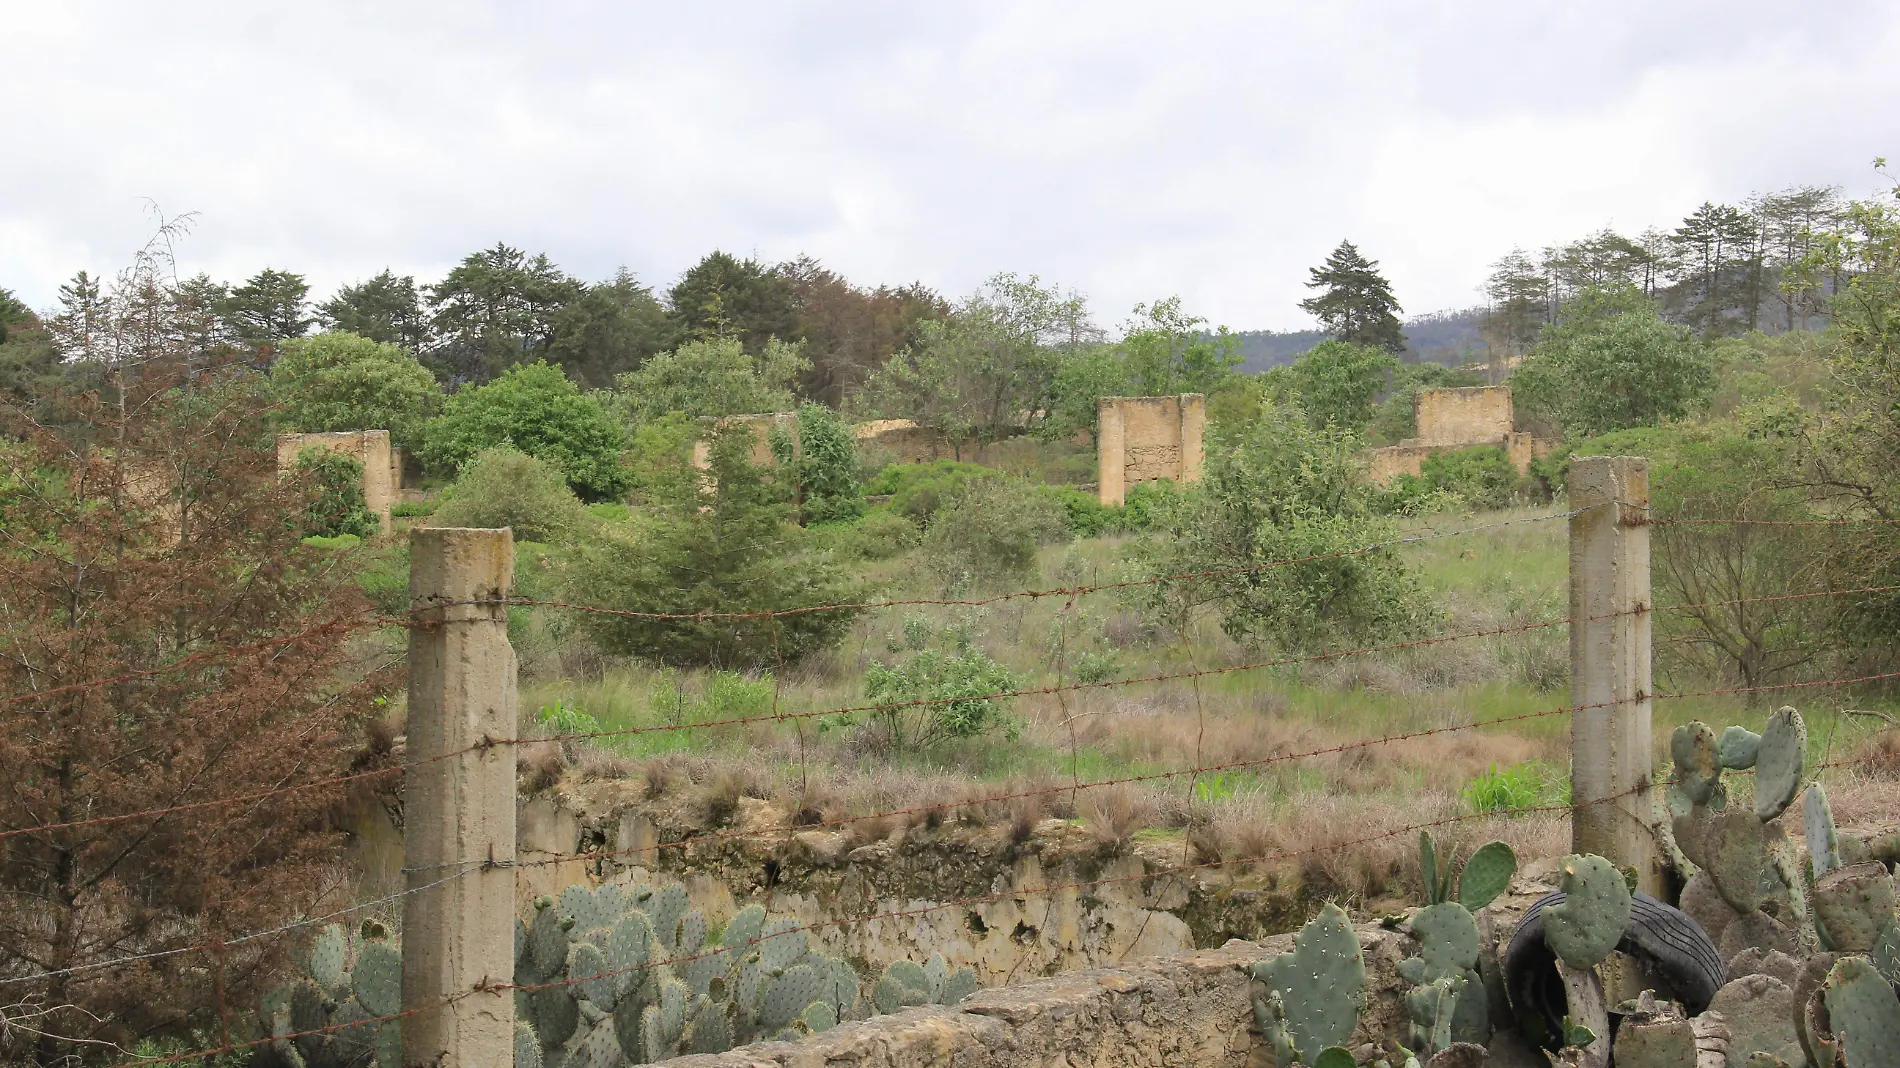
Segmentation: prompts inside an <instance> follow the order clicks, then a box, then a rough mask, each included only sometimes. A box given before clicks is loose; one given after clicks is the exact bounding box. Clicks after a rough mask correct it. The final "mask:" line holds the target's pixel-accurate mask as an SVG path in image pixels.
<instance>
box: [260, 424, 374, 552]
mask: <svg viewBox="0 0 1900 1068" xmlns="http://www.w3.org/2000/svg"><path fill="white" fill-rule="evenodd" d="M309 448H318V449H329V450H331V451H333V452H341V453H347V454H348V455H350V456H353V457H355V458H356V459H357V460H358V461H359V462H360V463H362V465H363V503H364V504H365V505H367V506H368V507H369V510H370V511H372V512H374V513H376V516H377V518H379V519H381V520H382V523H383V530H384V531H385V532H387V531H388V530H390V529H391V528H390V518H389V506H390V504H392V503H393V502H394V501H395V499H396V488H397V487H398V486H401V485H402V468H401V466H399V465H400V464H401V463H402V461H401V460H400V459H399V458H398V450H394V449H391V448H390V445H389V431H387V430H339V431H335V432H332V433H326V434H279V435H277V469H278V470H279V471H288V470H289V469H291V468H292V467H295V466H296V465H297V455H298V454H299V453H301V452H303V450H305V449H309Z"/></svg>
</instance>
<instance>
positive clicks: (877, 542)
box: [829, 508, 924, 560]
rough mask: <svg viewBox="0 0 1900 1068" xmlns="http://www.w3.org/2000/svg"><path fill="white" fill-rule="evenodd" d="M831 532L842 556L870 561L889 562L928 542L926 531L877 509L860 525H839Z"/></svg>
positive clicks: (884, 510)
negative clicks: (925, 540) (843, 554)
mask: <svg viewBox="0 0 1900 1068" xmlns="http://www.w3.org/2000/svg"><path fill="white" fill-rule="evenodd" d="M829 531H830V534H831V536H832V537H833V538H834V539H835V540H834V541H833V544H834V545H836V546H837V547H838V550H839V551H840V552H842V553H845V554H847V555H850V556H857V557H861V558H863V559H866V560H888V559H890V558H891V557H893V556H897V555H898V554H900V553H902V552H904V551H906V550H909V549H915V548H916V547H917V546H918V545H919V544H921V543H922V542H923V539H924V531H923V528H922V527H919V526H918V525H917V524H916V523H913V522H911V521H910V520H909V519H907V518H905V517H904V516H901V515H897V514H895V513H893V512H890V511H888V510H886V509H883V508H873V509H871V510H870V511H868V512H866V513H865V514H864V518H863V519H861V520H859V521H858V522H856V523H847V524H838V525H835V526H833V527H831V528H829Z"/></svg>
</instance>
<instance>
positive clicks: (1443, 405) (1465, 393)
mask: <svg viewBox="0 0 1900 1068" xmlns="http://www.w3.org/2000/svg"><path fill="white" fill-rule="evenodd" d="M1413 410H1414V412H1415V413H1416V415H1417V423H1418V436H1417V437H1411V438H1406V439H1405V440H1404V441H1401V442H1399V443H1398V444H1397V445H1391V446H1388V447H1386V448H1383V449H1372V450H1370V451H1369V452H1368V453H1367V460H1368V462H1369V464H1370V470H1369V472H1368V474H1369V476H1370V477H1371V479H1372V480H1373V481H1374V482H1385V481H1388V480H1390V479H1393V478H1396V477H1397V476H1399V475H1412V476H1415V477H1416V476H1417V475H1418V474H1419V473H1420V472H1421V471H1422V470H1423V469H1424V464H1425V458H1426V457H1427V456H1430V455H1432V454H1433V453H1437V452H1448V451H1451V450H1454V449H1468V448H1471V447H1472V446H1474V445H1494V446H1496V447H1498V448H1500V449H1503V450H1504V452H1505V455H1506V457H1508V458H1509V459H1510V461H1511V466H1512V467H1514V468H1516V469H1517V472H1518V474H1520V475H1522V474H1528V473H1529V472H1530V469H1531V461H1532V460H1534V459H1536V458H1537V457H1539V456H1542V455H1544V454H1545V453H1547V452H1549V451H1550V450H1551V449H1552V448H1553V447H1554V446H1553V445H1552V444H1551V443H1550V442H1547V441H1540V440H1538V439H1536V438H1533V437H1531V436H1530V435H1529V434H1526V433H1522V432H1519V431H1516V430H1513V429H1511V428H1512V427H1513V426H1514V425H1515V419H1516V414H1515V412H1514V411H1513V409H1512V406H1511V387H1509V386H1465V387H1455V388H1449V389H1427V390H1420V391H1419V394H1418V398H1417V400H1416V401H1415V407H1414V409H1413Z"/></svg>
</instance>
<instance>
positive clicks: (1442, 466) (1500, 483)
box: [1419, 445, 1517, 509]
mask: <svg viewBox="0 0 1900 1068" xmlns="http://www.w3.org/2000/svg"><path fill="white" fill-rule="evenodd" d="M1419 477H1420V481H1422V482H1423V483H1424V485H1425V489H1426V490H1427V491H1443V492H1449V493H1456V494H1457V495H1458V496H1460V497H1462V498H1464V500H1465V502H1466V503H1468V504H1469V505H1470V506H1471V507H1473V508H1480V509H1484V508H1505V507H1508V506H1509V505H1510V503H1511V497H1512V495H1513V493H1514V491H1515V490H1516V489H1517V468H1515V467H1512V466H1511V459H1510V457H1509V456H1507V455H1505V452H1504V450H1503V449H1500V448H1498V447H1497V446H1496V445H1474V446H1472V447H1471V448H1468V449H1453V450H1450V451H1447V452H1437V453H1433V454H1431V455H1430V456H1427V457H1425V462H1424V463H1423V464H1421V465H1420V472H1419Z"/></svg>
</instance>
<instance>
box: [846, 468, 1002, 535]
mask: <svg viewBox="0 0 1900 1068" xmlns="http://www.w3.org/2000/svg"><path fill="white" fill-rule="evenodd" d="M1001 477H1002V472H1000V471H997V470H994V469H992V468H988V467H982V466H980V465H977V464H966V463H963V462H961V461H959V460H932V461H930V462H929V463H922V464H892V465H890V466H889V467H886V468H885V469H884V470H882V471H879V472H878V473H877V477H876V478H873V479H872V480H871V481H870V482H869V483H867V484H866V485H865V487H864V492H865V493H866V494H867V495H869V496H889V497H890V501H889V502H887V505H886V506H887V507H888V508H890V510H891V511H893V512H896V513H897V514H898V515H902V516H907V517H909V518H911V519H913V520H916V521H917V522H919V523H928V522H929V521H930V517H931V516H932V515H934V514H936V511H937V509H938V508H941V507H943V505H944V503H945V502H946V501H948V500H949V499H950V498H951V497H953V496H955V495H956V494H957V492H958V491H960V490H962V489H963V487H964V486H965V485H967V484H968V483H970V482H972V481H975V480H978V479H985V478H1001Z"/></svg>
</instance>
